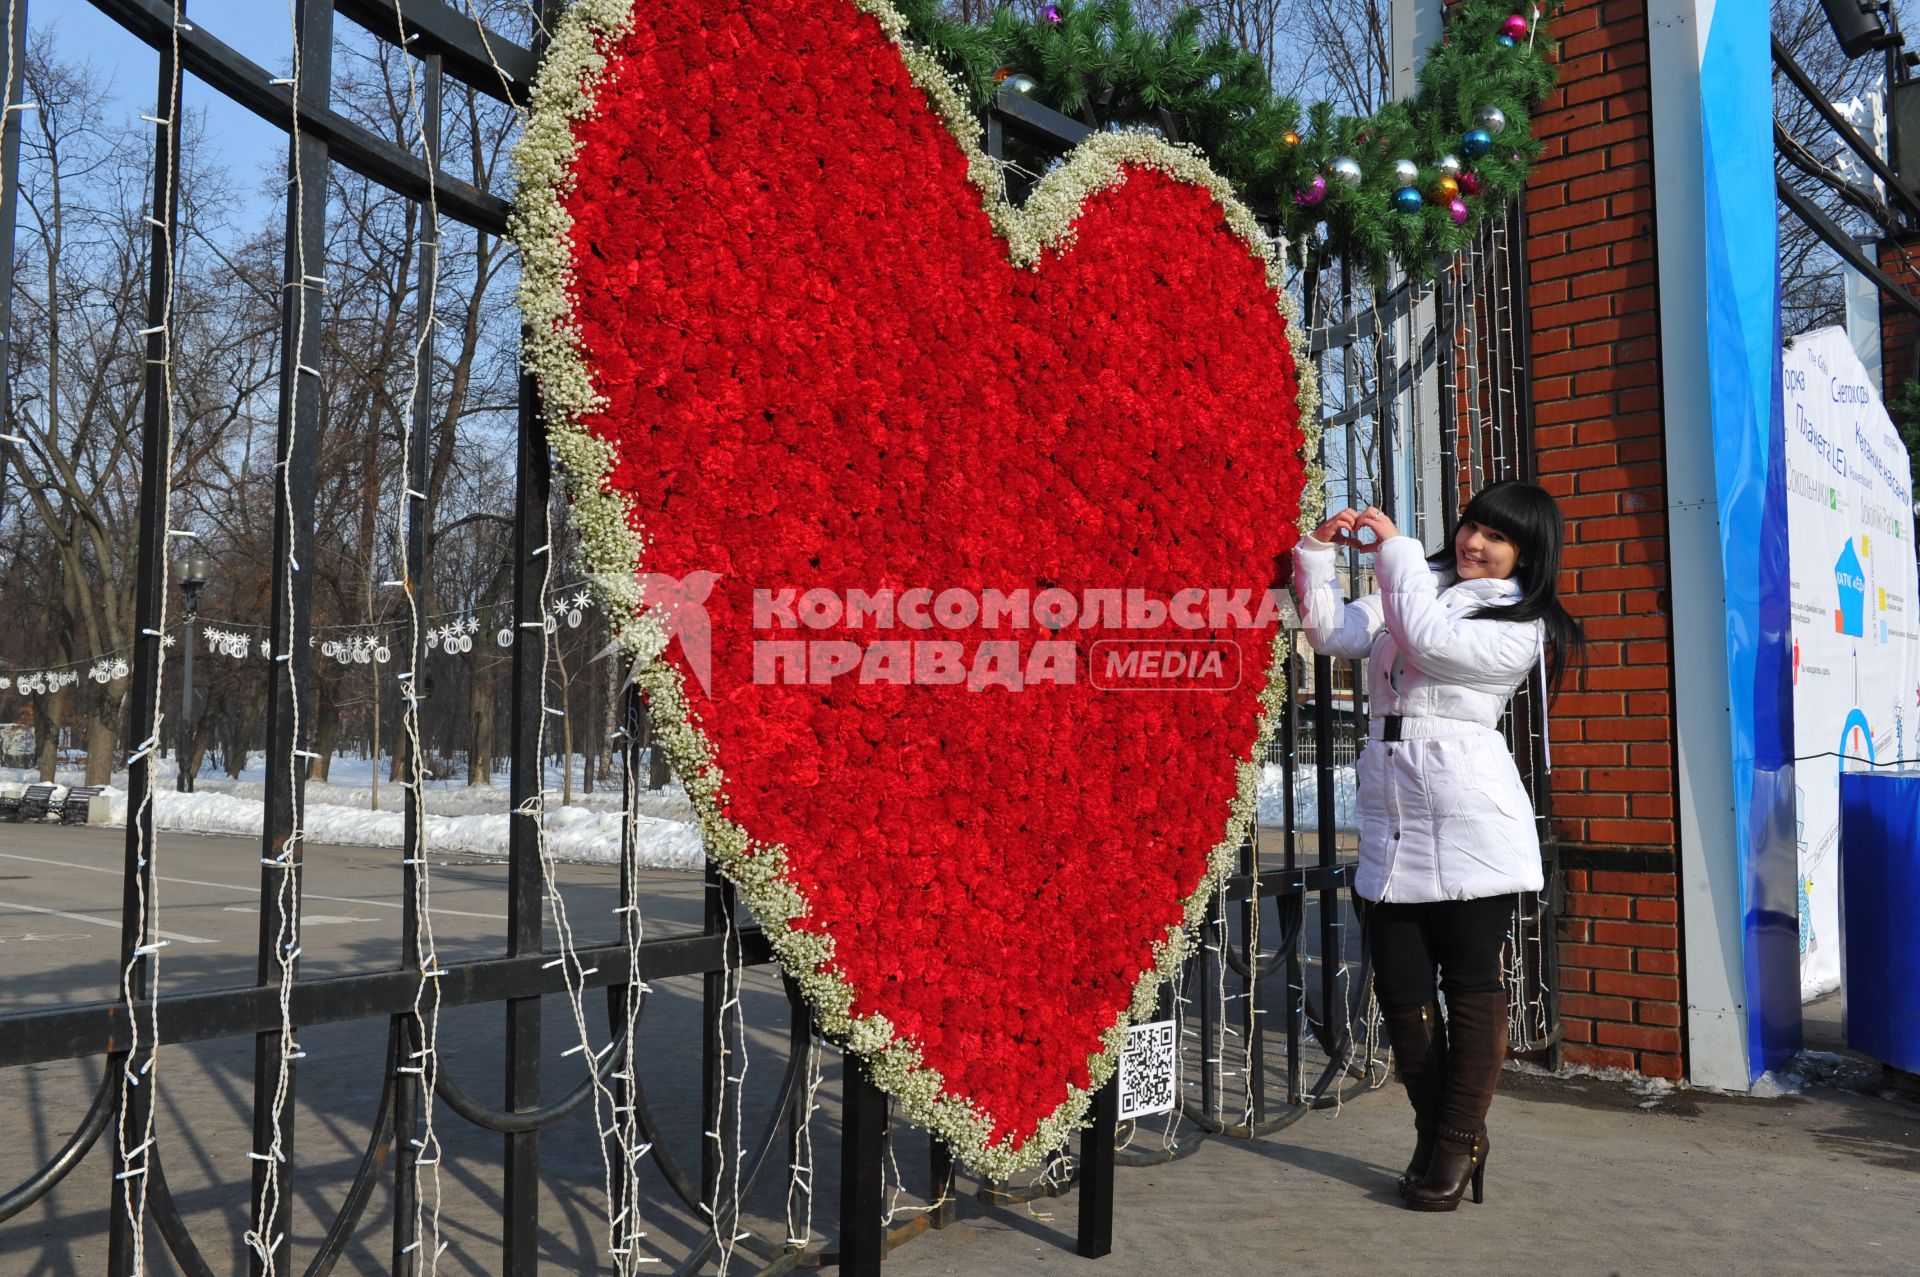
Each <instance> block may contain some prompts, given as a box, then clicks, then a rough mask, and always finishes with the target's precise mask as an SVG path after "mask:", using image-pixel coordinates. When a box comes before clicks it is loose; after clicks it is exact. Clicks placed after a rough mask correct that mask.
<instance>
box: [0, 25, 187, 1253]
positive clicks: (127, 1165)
mask: <svg viewBox="0 0 1920 1277" xmlns="http://www.w3.org/2000/svg"><path fill="white" fill-rule="evenodd" d="M17 8H18V6H17V5H16V4H15V3H14V0H8V3H7V47H8V48H9V49H10V50H11V49H12V48H13V24H14V20H15V15H16V12H17ZM168 38H169V41H170V46H169V59H170V60H169V61H168V63H167V66H168V68H169V71H170V77H169V80H168V83H167V86H166V90H165V91H166V96H167V103H168V106H167V108H166V109H167V111H168V115H167V117H166V118H165V119H160V118H157V117H148V118H149V119H150V120H152V122H153V124H154V125H155V127H156V129H157V130H158V132H159V137H158V138H157V139H156V141H157V142H158V143H161V144H162V145H160V146H158V147H157V148H156V152H155V156H156V159H157V158H158V157H159V156H160V155H162V154H164V155H165V156H166V157H167V159H168V163H167V164H165V165H164V166H163V171H162V172H161V173H159V174H158V175H157V177H158V181H157V182H156V184H155V191H154V194H155V197H156V207H154V208H153V209H151V210H150V211H149V214H148V217H147V222H148V223H149V224H150V225H151V226H152V227H153V228H154V230H155V231H156V232H157V238H158V239H159V241H160V250H159V252H160V254H162V255H163V256H161V257H160V260H164V261H165V262H166V263H167V269H166V270H165V271H164V272H163V275H162V278H163V279H164V281H165V283H164V287H163V288H162V289H161V290H160V297H159V299H158V300H159V303H160V307H159V308H160V322H159V323H158V324H157V325H154V326H152V327H151V328H149V329H147V330H146V333H145V334H144V335H146V336H148V337H157V338H159V345H160V358H159V360H158V361H157V363H158V366H159V369H160V395H161V404H160V409H161V420H162V421H163V422H164V432H163V440H162V445H161V446H162V451H163V456H164V461H163V463H162V464H161V466H160V467H159V473H160V485H161V488H160V492H159V493H158V494H157V495H158V508H159V512H160V532H161V535H160V538H159V546H160V548H161V552H162V554H163V555H164V550H165V546H166V545H167V543H168V541H169V540H171V539H172V534H173V464H174V440H175V432H174V426H173V411H172V405H173V290H174V280H173V262H174V237H173V231H174V228H173V218H174V203H175V200H176V198H177V195H176V192H175V190H174V173H175V171H176V169H177V168H178V162H179V161H178V147H179V144H180V138H179V134H178V131H177V129H176V121H175V119H174V118H173V117H174V116H175V115H177V114H178V112H179V103H180V11H179V6H178V4H177V3H176V4H175V5H174V6H173V8H172V12H171V18H170V26H169V33H168ZM11 105H12V104H11V103H9V109H11ZM156 265H157V262H156ZM148 362H149V363H150V364H152V363H154V362H156V361H152V360H150V361H148ZM155 596H156V598H155V602H156V606H157V608H158V615H157V616H156V617H155V620H154V626H155V628H153V629H149V630H147V631H145V632H144V634H145V636H146V637H150V638H163V637H164V635H165V631H166V629H167V591H166V589H165V588H164V585H162V587H161V588H159V589H157V590H156V591H155ZM163 650H164V649H163ZM153 664H154V677H153V700H152V703H151V706H150V711H151V715H152V717H151V722H152V724H153V733H154V734H153V736H152V737H151V738H149V740H148V741H147V742H146V743H145V744H144V745H143V746H142V747H141V749H140V750H139V751H138V752H137V753H136V754H135V755H134V759H138V758H139V757H141V756H142V755H144V754H148V753H149V752H150V751H151V750H152V749H153V747H154V745H155V744H156V743H157V742H158V741H159V739H160V738H161V736H162V734H163V732H164V730H165V728H164V724H165V717H164V715H163V713H162V711H161V708H160V707H161V704H162V692H163V690H164V688H163V685H164V682H165V672H166V662H165V660H164V659H158V658H156V659H155V661H154V663H153ZM116 668H118V665H117V664H107V665H105V666H104V669H103V672H105V673H106V674H107V675H108V681H110V680H111V676H112V673H113V671H114V670H115V669H116ZM72 677H73V678H75V679H77V677H78V675H77V674H75V675H73V676H72ZM134 759H130V760H129V762H132V761H134ZM139 771H140V772H141V774H142V784H141V787H140V793H139V794H138V795H137V796H136V797H135V801H134V810H133V811H131V812H129V813H128V818H127V823H128V825H129V827H130V828H133V829H135V830H137V831H140V832H139V833H138V835H137V836H138V838H139V847H138V850H137V852H136V860H137V863H136V864H135V866H134V873H133V884H134V892H133V894H134V918H133V924H134V926H133V934H134V935H136V936H138V937H139V939H138V941H137V942H136V943H135V945H134V946H133V951H132V952H131V953H130V954H128V955H127V957H126V962H125V964H124V965H123V966H122V967H121V971H120V992H121V997H122V998H123V1000H124V1002H125V1005H126V1016H127V1038H128V1041H127V1056H126V1063H125V1065H124V1066H123V1067H122V1068H121V1076H120V1112H121V1113H123V1114H124V1113H126V1112H127V1111H128V1106H129V1105H130V1104H131V1103H132V1101H133V1099H134V1096H133V1092H134V1090H135V1089H136V1088H138V1087H141V1086H145V1087H147V1088H148V1089H147V1091H146V1094H145V1096H144V1099H145V1101H146V1102H145V1103H144V1104H142V1105H141V1106H140V1111H141V1113H142V1115H143V1117H142V1122H141V1128H140V1130H138V1131H129V1130H128V1129H127V1126H126V1123H125V1122H124V1121H122V1122H118V1123H116V1124H115V1140H116V1147H117V1151H118V1154H119V1165H120V1166H121V1167H122V1169H121V1170H119V1171H117V1172H116V1173H115V1179H116V1180H118V1181H119V1183H120V1195H121V1201H120V1206H121V1209H122V1210H123V1211H124V1212H125V1214H126V1219H127V1227H128V1230H129V1234H130V1236H131V1238H132V1245H133V1254H132V1256H131V1261H132V1265H133V1268H132V1272H131V1274H130V1275H129V1277H143V1275H144V1274H145V1272H146V1223H147V1183H146V1176H147V1171H148V1168H149V1166H150V1160H149V1152H150V1150H151V1149H152V1148H153V1140H154V1135H153V1123H154V1108H155V1104H154V1093H153V1088H154V1087H155V1086H156V1085H157V1084H158V1081H159V1076H158V1073H157V1071H156V1066H157V1065H158V1063H159V1058H160V1056H159V1050H160V948H161V945H162V944H164V943H165V942H164V941H160V940H158V939H157V937H158V934H159V919H160V899H159V874H158V872H157V871H155V861H156V860H157V858H158V852H159V848H158V835H157V831H156V828H155V826H156V824H157V822H156V821H155V819H154V768H153V766H152V762H151V760H150V759H149V762H148V765H147V766H146V767H144V768H140V769H139ZM149 871H151V872H149ZM143 962H144V963H145V964H146V976H147V980H146V1002H147V1005H146V1017H145V1023H146V1025H147V1026H148V1028H149V1029H150V1031H151V1034H152V1040H151V1041H148V1042H143V1041H142V1038H141V1027H142V1017H141V1015H140V1011H139V1007H138V1005H137V1001H138V995H137V985H138V978H137V973H138V972H139V970H140V965H141V963H143ZM135 1137H137V1142H130V1141H134V1140H135ZM136 1159H137V1160H136ZM116 1277H118V1275H117V1274H116Z"/></svg>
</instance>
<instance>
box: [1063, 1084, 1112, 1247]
mask: <svg viewBox="0 0 1920 1277" xmlns="http://www.w3.org/2000/svg"><path fill="white" fill-rule="evenodd" d="M1089 1116H1090V1117H1091V1118H1092V1123H1093V1124H1092V1125H1091V1126H1089V1127H1087V1129H1086V1130H1085V1131H1083V1132H1082V1133H1081V1135H1080V1229H1079V1232H1080V1235H1079V1238H1078V1239H1077V1242H1076V1245H1075V1247H1074V1249H1075V1251H1076V1252H1077V1253H1078V1254H1079V1256H1080V1257H1081V1258H1082V1259H1100V1258H1103V1257H1105V1256H1107V1255H1110V1254H1112V1253H1113V1141H1114V1128H1115V1127H1117V1126H1118V1125H1119V1124H1120V1123H1119V1116H1120V1075H1119V1074H1118V1073H1117V1072H1116V1073H1115V1074H1114V1075H1113V1076H1112V1077H1110V1078H1108V1079H1107V1084H1106V1085H1105V1086H1103V1087H1101V1088H1100V1089H1099V1090H1097V1091H1095V1092H1094V1093H1093V1110H1092V1112H1091V1114H1090V1115H1089Z"/></svg>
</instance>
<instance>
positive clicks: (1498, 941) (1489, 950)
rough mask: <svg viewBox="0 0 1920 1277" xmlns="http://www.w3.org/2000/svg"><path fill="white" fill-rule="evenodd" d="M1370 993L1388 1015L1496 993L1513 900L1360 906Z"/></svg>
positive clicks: (1492, 897)
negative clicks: (1442, 999) (1441, 999)
mask: <svg viewBox="0 0 1920 1277" xmlns="http://www.w3.org/2000/svg"><path fill="white" fill-rule="evenodd" d="M1361 907H1362V908H1363V909H1364V910H1365V911H1366V913H1365V917H1366V928H1367V952H1368V954H1369V955H1371V956H1372V958H1373V990H1374V993H1375V995H1376V996H1378V997H1379V999H1380V1005H1381V1006H1382V1007H1383V1008H1385V1009H1387V1010H1390V1011H1403V1010H1412V1009H1414V1008H1416V1007H1423V1006H1425V1005H1426V1004H1427V1003H1429V1002H1431V1001H1433V992H1434V990H1435V989H1436V988H1438V989H1440V990H1441V991H1442V992H1444V993H1445V994H1446V995H1447V996H1448V997H1453V996H1454V995H1455V994H1461V993H1498V992H1499V991H1500V990H1501V989H1502V988H1503V987H1504V985H1503V983H1502V981H1501V974H1502V972H1501V969H1500V950H1501V947H1502V946H1503V945H1504V944H1505V943H1506V939H1507V929H1508V928H1509V927H1510V926H1511V925H1512V923H1513V908H1514V898H1513V897H1512V896H1510V895H1509V896H1487V897H1485V898H1484V899H1480V900H1440V901H1435V902H1434V903H1432V904H1415V905H1397V904H1365V903H1363V904H1362V906H1361Z"/></svg>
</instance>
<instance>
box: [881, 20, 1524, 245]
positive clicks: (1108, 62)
mask: <svg viewBox="0 0 1920 1277" xmlns="http://www.w3.org/2000/svg"><path fill="white" fill-rule="evenodd" d="M1557 7H1558V0H1546V3H1545V4H1544V5H1542V6H1540V7H1537V8H1536V7H1534V6H1533V5H1532V3H1531V0H1463V3H1460V4H1457V5H1455V6H1453V7H1452V8H1451V9H1450V10H1449V12H1448V15H1447V25H1446V32H1445V35H1444V37H1443V39H1442V40H1441V42H1440V43H1439V44H1438V45H1436V46H1435V47H1434V48H1433V49H1432V50H1431V51H1430V52H1429V53H1428V55H1427V59H1426V63H1425V65H1424V66H1422V67H1421V68H1420V74H1419V89H1418V92H1416V93H1415V94H1414V96H1413V97H1412V98H1411V99H1410V100H1406V101H1400V102H1391V103H1388V104H1387V105H1385V106H1383V107H1382V108H1380V110H1379V111H1377V112H1375V113H1374V114H1373V115H1372V116H1369V117H1364V118H1362V117H1356V116H1346V115H1336V114H1335V113H1334V111H1333V108H1332V107H1331V106H1329V105H1328V104H1326V103H1324V102H1321V103H1315V104H1313V105H1311V106H1308V107H1307V108H1306V109H1305V111H1304V113H1303V112H1302V109H1301V104H1300V103H1298V102H1296V101H1294V100H1293V99H1291V98H1287V97H1281V96H1277V95H1276V94H1274V92H1273V89H1272V86H1271V84H1270V83H1269V82H1268V79H1267V73H1266V69H1265V67H1264V66H1262V65H1261V63H1260V61H1259V59H1257V58H1256V57H1254V56H1253V55H1252V54H1251V53H1248V52H1247V51H1246V50H1244V49H1242V48H1240V47H1238V46H1237V45H1235V44H1234V43H1233V42H1232V41H1230V40H1228V39H1226V38H1225V37H1216V38H1214V39H1213V40H1211V41H1208V42H1206V43H1202V41H1201V39H1200V25H1201V21H1202V15H1201V13H1200V11H1199V10H1197V9H1185V10H1183V11H1181V13H1180V14H1179V16H1178V17H1176V18H1175V19H1174V20H1173V22H1172V23H1171V24H1170V25H1169V26H1168V27H1167V28H1166V29H1165V30H1164V31H1159V30H1150V29H1146V28H1143V27H1141V26H1139V25H1137V24H1136V22H1135V20H1134V16H1133V10H1132V6H1131V4H1130V3H1128V0H1092V2H1091V3H1086V2H1079V0H1060V3H1057V4H1053V5H1048V6H1046V8H1045V9H1044V10H1043V11H1042V12H1041V13H1040V15H1038V16H1036V17H1032V18H1026V17H1021V16H1018V15H1016V14H1015V13H1014V12H1013V11H1012V10H1011V9H1009V8H1005V7H1003V8H1001V9H1000V10H999V11H998V12H996V13H995V14H994V16H993V19H992V21H991V22H989V23H988V24H986V25H984V26H973V25H969V24H967V23H961V22H955V21H952V20H951V19H948V18H945V17H942V16H941V14H940V12H939V3H938V0H900V4H899V8H900V10H901V12H902V13H903V14H904V15H905V16H906V18H907V24H908V35H909V37H910V38H911V39H912V40H914V41H915V42H916V43H918V44H920V45H922V46H923V47H925V48H927V49H928V50H930V51H931V52H932V53H933V54H934V56H935V57H937V58H938V59H939V60H940V61H941V63H942V64H944V65H945V66H946V67H947V68H948V69H949V70H950V71H952V72H954V73H955V74H956V75H957V76H959V78H960V80H961V82H962V83H963V84H964V86H965V88H966V90H967V92H968V94H969V95H970V96H971V97H972V99H973V101H974V104H975V106H976V107H979V108H981V109H983V110H984V109H985V107H986V105H987V103H988V102H989V101H990V100H991V99H992V98H993V96H994V95H995V94H996V93H998V92H1000V91H1001V90H1002V86H1003V82H1005V81H1009V80H1011V81H1012V83H1014V85H1015V86H1016V87H1017V88H1023V89H1025V91H1026V92H1027V93H1028V94H1029V95H1030V96H1031V97H1033V98H1034V99H1035V100H1036V101H1038V102H1042V103H1044V104H1046V105H1048V106H1050V107H1052V108H1054V109H1055V110H1057V111H1060V112H1062V113H1064V114H1066V115H1070V116H1073V117H1075V118H1077V119H1079V120H1081V121H1082V122H1084V123H1086V124H1088V125H1089V126H1091V127H1094V128H1103V129H1104V128H1116V127H1119V128H1124V127H1140V126H1146V127H1151V128H1157V129H1159V130H1160V131H1161V132H1163V133H1166V134H1169V135H1170V136H1171V137H1172V139H1173V140H1175V141H1180V142H1186V143H1190V144H1192V145H1194V146H1197V147H1198V148H1199V149H1200V150H1201V151H1202V152H1204V153H1205V155H1206V157H1207V160H1208V162H1209V163H1210V164H1212V165H1213V167H1214V168H1215V169H1216V170H1217V171H1219V172H1221V173H1222V174H1224V175H1225V176H1226V177H1227V178H1228V180H1230V181H1231V182H1233V184H1234V186H1235V188H1236V189H1237V190H1238V191H1239V193H1240V196H1241V198H1242V199H1244V200H1245V201H1246V202H1247V203H1248V204H1250V205H1251V206H1252V207H1253V208H1254V209H1256V210H1257V211H1258V212H1260V213H1261V214H1262V215H1263V216H1265V217H1268V218H1271V219H1272V220H1273V221H1275V222H1277V223H1278V225H1279V228H1280V230H1281V231H1282V232H1283V233H1284V234H1285V235H1286V236H1287V238H1288V240H1289V241H1290V242H1292V243H1294V244H1307V243H1311V242H1316V241H1319V240H1323V241H1324V247H1325V251H1326V253H1327V254H1328V255H1329V256H1332V257H1340V258H1345V259H1346V260H1347V261H1348V262H1350V263H1351V264H1352V265H1354V266H1355V267H1356V268H1358V269H1361V270H1363V271H1365V272H1366V273H1367V274H1368V275H1369V276H1370V277H1372V278H1373V279H1374V280H1375V281H1376V282H1380V281H1384V280H1385V278H1386V276H1387V273H1388V269H1389V267H1390V266H1398V267H1399V268H1400V269H1401V270H1402V271H1403V272H1405V273H1406V274H1408V275H1409V276H1412V277H1415V278H1420V279H1426V278H1430V277H1431V276H1432V274H1433V271H1434V266H1435V262H1436V261H1437V260H1438V259H1440V258H1443V257H1446V256H1448V255H1450V254H1452V253H1453V252H1454V251H1456V250H1457V249H1459V248H1460V247H1461V246H1462V245H1463V244H1464V243H1465V242H1466V241H1467V240H1468V238H1469V237H1470V236H1471V235H1472V234H1473V231H1474V228H1475V227H1476V226H1477V224H1478V223H1479V220H1480V217H1481V214H1482V211H1483V210H1484V208H1485V207H1486V206H1487V205H1489V204H1493V205H1496V206H1499V205H1504V204H1505V202H1506V201H1507V200H1508V199H1510V198H1512V197H1513V196H1514V195H1516V194H1518V193H1519V192H1520V190H1521V188H1522V187H1523V186H1524V185H1525V183H1526V177H1527V172H1528V169H1529V167H1530V166H1531V164H1532V162H1533V160H1534V159H1535V157H1536V156H1538V154H1539V151H1540V143H1539V142H1538V140H1536V139H1535V138H1534V137H1533V133H1532V128H1531V121H1532V110H1533V108H1534V107H1535V106H1536V105H1538V104H1539V102H1540V101H1541V100H1542V99H1544V98H1545V97H1546V95H1547V93H1548V92H1549V91H1550V90H1551V89H1552V88H1553V80H1554V69H1553V62H1552V55H1553V45H1552V42H1551V41H1549V40H1548V39H1546V38H1545V35H1544V33H1543V32H1542V31H1541V30H1540V24H1541V22H1542V21H1543V20H1544V19H1545V18H1547V17H1549V16H1551V14H1552V12H1553V11H1554V10H1555V9H1556V8H1557ZM1516 18H1517V20H1518V21H1517V23H1516V21H1515V20H1516ZM1014 76H1020V77H1025V78H1024V79H1018V80H1014V79H1013V78H1012V77H1014ZM1489 109H1491V111H1493V112H1497V113H1498V115H1499V117H1500V118H1501V119H1503V120H1504V127H1501V128H1498V129H1494V128H1491V127H1487V128H1486V130H1485V133H1484V134H1483V135H1482V136H1480V137H1475V136H1472V135H1473V134H1474V133H1475V130H1477V129H1482V127H1483V125H1489V124H1490V122H1489V121H1488V120H1487V119H1486V113H1487V112H1488V111H1489ZM1483 142H1485V143H1488V145H1487V147H1486V149H1485V150H1484V151H1481V150H1480V144H1481V143H1483ZM1449 159H1452V160H1455V161H1457V163H1458V167H1457V170H1455V169H1453V167H1452V166H1450V165H1449V164H1448V163H1447V161H1448V160H1449ZM1341 160H1347V161H1351V164H1342V163H1337V162H1338V161H1341ZM1400 161H1410V162H1411V168H1410V169H1408V170H1407V172H1406V173H1400V172H1396V168H1397V167H1403V166H1400V165H1399V162H1400ZM1356 168H1357V176H1356V173H1355V170H1356ZM1408 174H1412V175H1413V180H1412V181H1411V183H1408V182H1407V181H1406V176H1407V175H1408ZM1443 178H1451V179H1452V180H1453V182H1455V183H1456V184H1458V185H1459V186H1460V187H1461V189H1460V190H1459V191H1458V192H1455V191H1452V190H1449V189H1448V188H1447V187H1446V186H1445V185H1444V183H1443V181H1442V179H1443ZM1403 189H1411V190H1412V191H1413V192H1415V193H1416V194H1415V195H1414V196H1409V195H1406V194H1403V193H1402V191H1403ZM1416 196H1417V198H1416ZM1456 199H1457V200H1458V201H1459V202H1460V204H1461V205H1463V206H1464V208H1463V209H1456V208H1454V207H1453V201H1454V200H1456ZM1457 218H1464V220H1456V219H1457ZM1319 227H1324V231H1323V232H1322V231H1317V230H1316V228H1319Z"/></svg>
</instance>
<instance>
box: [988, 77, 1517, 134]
mask: <svg viewBox="0 0 1920 1277" xmlns="http://www.w3.org/2000/svg"><path fill="white" fill-rule="evenodd" d="M1000 87H1001V88H1003V89H1006V90H1007V91H1009V92H1011V93H1018V94H1019V95H1020V96H1021V97H1028V96H1030V95H1031V94H1032V93H1033V91H1034V90H1035V89H1037V88H1039V87H1040V82H1039V81H1038V80H1036V79H1034V78H1033V77H1032V76H1030V75H1028V74H1027V73H1026V72H1025V71H1016V72H1014V73H1013V74H1012V75H1010V76H1008V77H1007V78H1006V79H1004V80H1002V81H1001V82H1000ZM1488 145H1489V146H1491V145H1492V143H1491V142H1489V143H1488Z"/></svg>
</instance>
